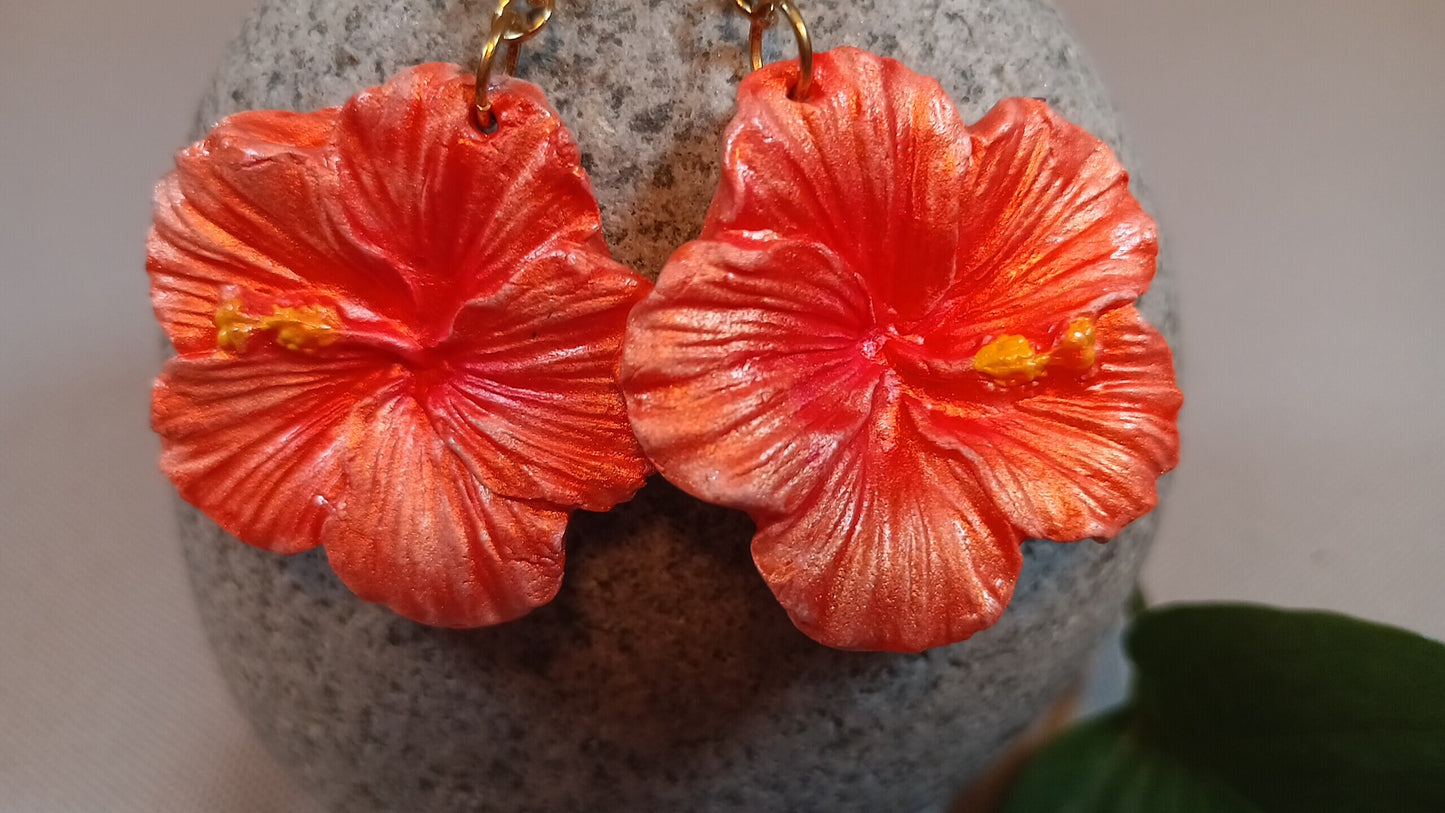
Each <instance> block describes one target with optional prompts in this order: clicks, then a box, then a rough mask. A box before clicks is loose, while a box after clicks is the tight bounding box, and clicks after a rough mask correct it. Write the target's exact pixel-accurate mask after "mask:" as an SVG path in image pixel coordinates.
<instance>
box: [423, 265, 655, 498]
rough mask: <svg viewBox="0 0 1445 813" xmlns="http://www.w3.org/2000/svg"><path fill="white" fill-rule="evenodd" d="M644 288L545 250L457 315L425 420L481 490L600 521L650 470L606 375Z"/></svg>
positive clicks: (613, 381)
mask: <svg viewBox="0 0 1445 813" xmlns="http://www.w3.org/2000/svg"><path fill="white" fill-rule="evenodd" d="M651 288H652V285H651V284H650V283H649V282H648V281H647V280H646V279H644V278H643V277H641V276H639V275H637V274H635V273H633V272H632V271H630V270H628V269H627V268H625V267H624V266H622V265H619V264H618V263H615V262H613V261H612V260H611V259H608V258H607V257H606V256H605V255H603V254H601V253H599V252H598V251H596V250H594V249H592V248H590V247H578V246H575V245H572V246H568V245H557V246H554V247H553V248H552V249H551V250H550V251H549V252H548V253H546V254H543V255H540V256H537V257H534V258H533V259H531V260H528V261H527V263H526V264H525V265H524V266H523V267H522V268H521V269H519V270H518V271H517V274H516V276H514V277H513V278H512V279H510V280H508V281H507V282H506V283H505V284H504V285H503V286H502V287H501V289H500V290H498V291H497V292H496V293H494V294H492V295H490V296H488V297H487V298H486V299H484V300H476V301H473V302H470V303H468V304H467V305H466V307H465V308H464V309H463V310H462V312H461V314H460V315H459V316H458V318H457V321H456V325H455V327H454V331H453V335H452V338H451V340H450V342H451V344H450V345H449V347H450V348H452V351H453V353H454V355H453V356H452V362H451V363H452V365H453V368H454V369H455V371H456V372H455V374H454V375H453V376H452V378H451V380H450V381H448V382H447V385H446V386H445V387H442V388H438V389H437V390H436V391H434V394H433V396H432V397H431V398H429V401H428V409H429V410H430V411H431V412H432V413H433V415H434V416H435V417H437V418H438V420H439V421H440V422H442V423H444V424H445V425H446V426H447V427H448V429H449V431H451V432H454V433H455V434H456V437H457V438H458V446H459V453H463V454H465V455H466V456H467V459H468V460H469V462H470V465H471V467H472V469H473V470H474V471H476V472H478V473H479V476H481V477H482V479H483V480H484V482H485V483H486V486H487V488H489V489H491V490H492V491H494V492H496V493H498V494H503V495H506V496H508V497H514V498H519V499H540V500H546V501H548V502H552V503H555V504H557V505H559V506H565V507H580V508H586V509H588V510H590V511H606V510H607V509H609V508H611V507H613V506H614V505H617V504H618V503H620V502H624V501H626V500H628V499H631V497H632V495H633V494H634V493H636V491H637V489H639V488H641V487H642V484H643V481H644V480H645V479H646V477H647V475H648V474H650V473H651V471H652V466H651V464H649V463H648V462H647V460H646V458H644V457H643V456H642V450H641V449H640V448H639V447H638V445H637V440H636V438H634V437H633V434H632V426H631V425H630V424H629V423H628V421H627V409H626V406H625V404H624V403H623V400H622V391H621V389H620V387H619V385H618V381H617V376H618V365H619V364H620V362H621V358H622V337H623V331H624V330H625V328H626V325H627V315H628V313H629V312H631V310H632V307H633V306H634V305H636V304H637V303H638V302H639V301H640V300H641V299H642V298H643V297H644V296H646V295H647V293H648V291H650V290H651ZM463 450H464V451H463Z"/></svg>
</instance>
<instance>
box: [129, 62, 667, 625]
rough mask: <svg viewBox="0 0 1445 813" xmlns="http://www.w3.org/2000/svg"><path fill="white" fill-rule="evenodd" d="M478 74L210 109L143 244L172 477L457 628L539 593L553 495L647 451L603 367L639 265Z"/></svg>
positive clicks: (563, 143)
mask: <svg viewBox="0 0 1445 813" xmlns="http://www.w3.org/2000/svg"><path fill="white" fill-rule="evenodd" d="M475 87H476V86H475V81H474V78H473V76H472V75H471V74H470V73H467V72H464V71H462V70H461V69H460V68H458V67H456V66H453V65H444V64H429V65H422V66H419V67H415V68H411V69H408V70H405V71H403V72H402V73H400V74H398V75H397V76H396V77H394V78H392V79H391V80H390V81H388V82H387V83H386V84H385V85H383V86H381V87H376V88H372V89H370V90H367V91H364V92H362V93H361V94H359V95H357V96H355V97H353V98H352V99H351V100H350V101H348V102H347V103H346V104H345V105H343V106H342V107H339V108H330V109H326V110H320V111H317V112H315V113H309V114H297V113H285V112H276V111H261V112H251V113H241V114H239V115H236V116H232V117H230V118H228V119H226V120H224V121H222V122H221V123H220V124H219V125H217V126H216V128H215V129H214V130H212V131H211V133H210V134H209V135H208V136H207V137H206V138H205V139H204V140H203V141H201V142H199V143H197V144H195V145H193V146H191V147H190V148H188V149H186V150H184V151H182V152H181V153H180V155H179V156H178V158H177V168H176V170H175V171H174V172H172V173H171V174H170V175H168V176H166V178H165V179H164V180H162V181H161V182H160V185H159V186H158V187H157V189H156V195H155V223H154V227H153V229H152V232H151V236H150V240H149V244H148V261H147V268H148V271H149V273H150V278H151V293H152V299H153V303H154V306H155V312H156V315H157V317H158V319H159V320H160V322H161V324H162V325H163V326H164V328H165V331H166V334H167V335H168V336H169V337H170V340H171V342H172V343H173V344H174V346H175V348H176V351H177V353H178V355H177V357H176V358H174V359H172V360H171V361H169V362H168V363H167V364H166V365H165V369H164V371H163V373H162V374H161V376H160V379H159V380H158V381H157V383H156V386H155V391H154V401H153V425H154V428H155V430H156V432H158V433H159V434H160V436H161V441H162V449H163V454H162V468H163V469H164V471H165V473H166V474H167V475H168V476H169V477H170V478H171V479H172V480H173V481H174V482H175V483H176V485H177V487H178V488H179V490H180V493H181V495H182V496H183V497H184V498H185V499H186V500H188V501H190V502H191V503H193V504H195V505H196V506H198V507H199V508H201V509H202V510H203V511H205V512H206V513H207V514H209V515H210V516H211V517H212V518H213V519H214V520H215V521H216V522H217V523H219V524H220V525H221V526H222V527H223V528H225V529H226V530H227V531H229V532H230V533H232V534H234V535H235V536H237V537H239V538H240V539H241V540H243V541H245V542H248V543H250V544H252V545H255V546H257V547H261V548H265V549H267V550H272V551H276V552H278V553H296V552H299V551H303V550H306V549H308V548H312V547H314V546H316V545H324V546H325V548H326V552H327V555H328V557H329V559H330V561H331V564H332V566H333V568H334V569H335V570H336V573H337V574H338V575H339V576H340V577H341V579H342V580H343V581H344V582H345V583H346V584H347V585H348V586H350V587H351V589H352V590H354V591H355V592H356V593H357V594H358V595H359V596H361V597H362V598H364V599H367V600H370V601H376V602H383V603H385V604H387V605H389V606H390V607H392V608H393V609H394V610H396V611H397V612H399V613H401V614H402V615H405V616H407V617H409V618H412V619H415V620H417V621H421V622H424V623H427V624H434V625H442V626H449V627H476V626H483V625H488V624H495V623H499V622H502V621H506V620H508V619H512V618H516V617H518V616H520V615H522V614H524V613H526V612H528V611H529V610H531V609H532V608H534V607H536V606H538V605H540V604H543V603H545V602H547V601H549V600H551V598H552V597H553V596H554V595H555V594H556V592H557V590H558V586H559V584H560V582H561V578H562V565H563V558H564V554H563V546H562V536H563V531H564V529H565V527H566V524H567V517H568V514H569V513H570V512H571V511H572V510H574V509H577V508H583V509H587V510H596V511H600V510H606V509H608V508H610V507H612V506H613V505H615V504H617V503H619V502H622V501H625V500H627V499H629V498H630V497H631V496H632V495H633V493H634V492H635V491H636V490H637V489H638V488H639V487H640V486H641V485H642V483H643V481H644V479H645V477H646V476H647V474H648V473H649V472H650V471H651V468H650V466H649V464H648V463H647V461H646V460H645V459H644V458H643V457H642V455H641V452H640V450H639V448H638V447H637V443H636V441H635V439H634V438H633V436H632V432H631V429H630V427H629V425H628V422H627V418H626V413H625V410H624V404H623V399H622V395H621V392H620V389H619V386H618V382H617V374H618V365H619V362H620V357H621V345H622V337H623V330H624V326H625V321H626V317H627V314H628V312H629V310H630V309H631V308H632V307H633V305H634V304H635V303H636V302H638V301H639V300H640V299H641V298H642V297H644V296H645V295H646V294H647V292H648V290H649V288H650V285H649V283H648V282H647V281H646V280H645V279H643V278H642V277H640V276H638V275H637V274H634V273H633V272H631V271H629V270H628V269H626V268H624V267H623V266H621V265H619V264H617V263H616V262H614V261H612V259H611V258H610V255H609V253H608V250H607V247H606V245H605V243H604V242H603V238H602V234H601V226H600V219H599V215H598V210H597V203H596V200H595V199H594V198H593V195H592V190H591V187H590V185H589V183H588V180H587V177H586V174H585V173H584V172H583V170H582V167H581V165H580V162H579V154H578V150H577V147H576V145H575V143H574V142H573V140H572V138H571V136H570V135H569V134H568V132H567V131H566V129H564V128H563V126H562V125H561V123H560V122H559V120H558V117H557V114H556V112H555V111H553V110H552V108H551V107H550V106H549V105H548V103H547V101H546V99H545V98H544V97H543V95H542V93H541V91H540V90H538V89H537V88H536V87H534V86H532V85H530V84H527V83H525V82H520V81H517V80H514V79H510V78H503V79H501V80H500V81H499V82H496V83H494V84H492V86H491V93H490V97H491V98H490V101H491V109H490V114H491V115H492V116H493V117H494V118H493V119H492V121H491V122H489V123H490V124H492V125H494V126H488V127H481V126H478V125H477V124H476V123H475V121H476V119H475V117H474V115H473V104H474V100H475V99H474V97H475Z"/></svg>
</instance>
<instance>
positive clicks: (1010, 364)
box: [973, 316, 1098, 387]
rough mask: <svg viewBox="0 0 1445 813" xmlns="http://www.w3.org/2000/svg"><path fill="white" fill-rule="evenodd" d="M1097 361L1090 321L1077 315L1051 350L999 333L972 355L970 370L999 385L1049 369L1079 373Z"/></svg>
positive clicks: (1025, 379) (1026, 380)
mask: <svg viewBox="0 0 1445 813" xmlns="http://www.w3.org/2000/svg"><path fill="white" fill-rule="evenodd" d="M1097 360H1098V339H1097V335H1096V331H1095V329H1094V320H1093V319H1091V318H1089V317H1087V316H1080V317H1078V318H1077V319H1075V320H1073V321H1072V322H1070V323H1069V326H1068V328H1066V329H1065V330H1064V333H1063V335H1062V336H1060V337H1059V341H1058V343H1057V344H1055V345H1054V350H1053V352H1050V353H1040V352H1038V351H1036V350H1034V347H1033V345H1031V344H1029V340H1028V339H1025V338H1024V337H1023V336H1000V337H998V338H997V339H994V340H993V341H991V342H989V343H988V344H986V345H984V346H983V347H982V348H981V349H980V350H979V351H978V355H976V356H974V357H973V369H975V370H977V371H978V372H980V373H983V374H984V375H986V376H988V377H989V378H992V379H993V380H994V383H996V384H998V385H999V386H1002V387H1007V386H1011V385H1014V384H1027V383H1029V382H1031V381H1036V380H1038V378H1039V377H1041V376H1043V375H1044V374H1045V373H1047V372H1048V370H1049V368H1059V367H1062V368H1064V369H1068V370H1074V371H1077V372H1083V371H1085V370H1088V369H1090V368H1092V367H1093V366H1094V363H1095V362H1096V361H1097Z"/></svg>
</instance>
